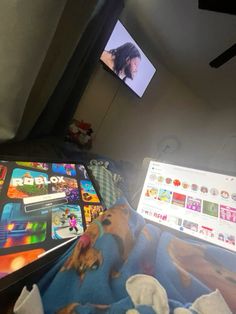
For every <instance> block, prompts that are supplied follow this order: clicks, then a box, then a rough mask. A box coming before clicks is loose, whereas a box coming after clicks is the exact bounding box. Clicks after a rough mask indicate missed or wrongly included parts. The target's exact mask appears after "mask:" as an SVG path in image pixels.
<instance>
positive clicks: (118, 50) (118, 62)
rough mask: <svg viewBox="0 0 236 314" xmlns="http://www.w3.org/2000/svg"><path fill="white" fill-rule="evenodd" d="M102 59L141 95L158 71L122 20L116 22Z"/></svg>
mask: <svg viewBox="0 0 236 314" xmlns="http://www.w3.org/2000/svg"><path fill="white" fill-rule="evenodd" d="M100 59H101V61H102V62H103V63H104V64H105V65H106V66H107V67H108V68H109V69H110V70H111V71H113V72H114V73H115V74H116V75H117V76H118V77H119V78H120V79H121V80H122V81H123V82H124V83H125V84H126V85H127V86H129V87H130V88H131V89H132V90H133V91H134V92H135V93H136V94H137V95H138V96H139V97H142V96H143V93H144V92H145V90H146V88H147V86H148V85H149V83H150V81H151V79H152V77H153V75H154V73H155V72H156V69H155V67H154V66H153V64H152V63H151V62H150V61H149V60H148V58H147V57H146V55H145V54H144V53H143V51H142V49H141V48H140V47H139V46H138V44H137V43H136V42H135V41H134V39H133V38H132V36H131V35H130V34H129V32H128V31H127V30H126V29H125V27H124V26H123V25H122V24H121V22H120V21H118V22H117V23H116V25H115V27H114V30H113V32H112V34H111V36H110V38H109V40H108V42H107V44H106V46H105V49H104V51H103V53H102V55H101V58H100Z"/></svg>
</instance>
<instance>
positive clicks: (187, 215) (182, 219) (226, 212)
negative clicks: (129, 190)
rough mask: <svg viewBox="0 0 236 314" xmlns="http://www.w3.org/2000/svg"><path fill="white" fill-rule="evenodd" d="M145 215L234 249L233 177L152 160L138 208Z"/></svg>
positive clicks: (235, 207) (235, 179)
mask: <svg viewBox="0 0 236 314" xmlns="http://www.w3.org/2000/svg"><path fill="white" fill-rule="evenodd" d="M137 211H138V212H139V213H140V214H141V215H142V216H143V217H145V218H146V219H148V220H150V221H152V222H155V223H158V224H160V225H162V226H165V227H168V228H171V229H172V230H173V229H175V230H178V231H179V232H181V233H184V234H185V235H189V236H192V237H194V238H198V239H201V240H204V241H207V242H210V243H212V244H215V245H218V246H221V247H224V248H226V249H228V250H232V251H234V252H236V241H235V239H236V177H235V176H232V175H228V174H220V173H215V172H210V171H204V170H198V169H193V168H187V167H182V166H178V165H172V164H167V163H161V162H157V161H151V162H150V164H149V167H148V171H147V174H146V178H145V182H144V185H143V189H142V194H141V197H140V200H139V205H138V210H137Z"/></svg>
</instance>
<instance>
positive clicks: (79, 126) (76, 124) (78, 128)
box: [67, 119, 93, 149]
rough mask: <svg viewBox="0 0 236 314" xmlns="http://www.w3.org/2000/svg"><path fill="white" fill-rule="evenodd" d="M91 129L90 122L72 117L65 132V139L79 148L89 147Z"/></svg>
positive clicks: (90, 143)
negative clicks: (66, 132)
mask: <svg viewBox="0 0 236 314" xmlns="http://www.w3.org/2000/svg"><path fill="white" fill-rule="evenodd" d="M92 133H93V129H92V126H91V124H90V123H87V122H84V121H83V120H81V121H79V120H76V119H73V120H72V122H71V124H70V126H69V129H68V134H67V140H69V141H71V142H73V143H76V144H77V145H78V146H79V147H80V148H87V149H89V148H91V146H92Z"/></svg>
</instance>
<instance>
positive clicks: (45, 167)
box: [16, 161, 48, 170]
mask: <svg viewBox="0 0 236 314" xmlns="http://www.w3.org/2000/svg"><path fill="white" fill-rule="evenodd" d="M16 164H17V165H19V166H23V167H28V168H34V169H38V170H48V164H46V163H45V162H33V161H32V162H28V161H17V162H16Z"/></svg>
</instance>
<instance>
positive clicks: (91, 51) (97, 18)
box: [28, 0, 124, 139]
mask: <svg viewBox="0 0 236 314" xmlns="http://www.w3.org/2000/svg"><path fill="white" fill-rule="evenodd" d="M123 7H124V0H100V1H98V2H97V4H96V6H95V9H94V11H93V12H92V14H91V16H90V19H89V21H88V23H87V27H86V28H85V30H84V32H83V34H82V36H81V39H80V40H79V42H78V45H77V47H76V49H75V51H74V54H73V55H72V57H71V59H70V61H69V63H68V66H67V68H66V69H65V71H64V73H63V75H62V77H61V79H60V80H59V82H58V84H57V86H56V88H55V90H54V92H53V93H52V95H51V97H50V98H49V101H48V103H47V105H46V107H45V109H44V110H43V112H42V114H41V115H40V116H39V118H38V120H37V122H36V124H35V125H34V127H33V129H32V130H31V132H30V134H29V136H28V138H31V139H33V138H41V137H44V136H58V137H63V136H64V135H65V133H66V130H67V127H68V124H69V123H70V121H71V119H72V117H73V115H74V112H75V110H76V108H77V106H78V103H79V100H80V98H81V97H82V95H83V92H84V90H85V88H86V85H87V83H88V81H89V78H90V76H91V75H92V73H93V69H94V67H95V65H96V63H97V62H99V58H100V55H101V53H102V51H103V49H104V47H105V45H106V42H107V40H108V39H109V36H110V34H111V32H112V30H113V28H114V26H115V24H116V22H117V19H118V17H119V15H120V13H121V11H122V9H123Z"/></svg>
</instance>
